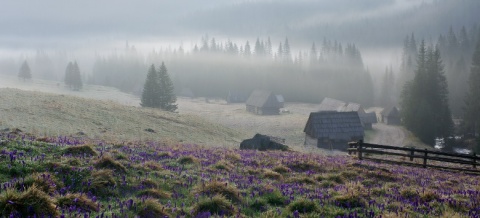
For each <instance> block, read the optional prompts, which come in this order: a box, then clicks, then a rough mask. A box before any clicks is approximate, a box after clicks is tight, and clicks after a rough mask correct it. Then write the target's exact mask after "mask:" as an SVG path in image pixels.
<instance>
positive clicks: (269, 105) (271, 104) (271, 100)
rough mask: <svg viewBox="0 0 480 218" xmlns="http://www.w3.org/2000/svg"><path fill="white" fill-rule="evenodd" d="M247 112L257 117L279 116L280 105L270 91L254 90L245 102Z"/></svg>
mask: <svg viewBox="0 0 480 218" xmlns="http://www.w3.org/2000/svg"><path fill="white" fill-rule="evenodd" d="M246 107H247V111H248V112H251V113H254V114H259V115H276V114H280V103H279V102H278V99H277V96H276V95H275V94H273V93H272V92H271V91H265V90H255V91H253V92H252V94H250V96H249V97H248V99H247V102H246Z"/></svg>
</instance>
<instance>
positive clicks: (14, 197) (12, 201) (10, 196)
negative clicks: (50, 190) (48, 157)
mask: <svg viewBox="0 0 480 218" xmlns="http://www.w3.org/2000/svg"><path fill="white" fill-rule="evenodd" d="M0 210H1V212H2V214H3V215H4V216H8V215H14V214H17V215H20V216H22V217H27V216H33V215H36V216H39V215H40V216H41V215H44V216H56V215H58V211H57V210H56V208H55V200H54V199H52V198H51V197H50V196H49V195H48V194H46V193H45V192H43V191H42V190H40V189H38V188H37V187H36V186H35V185H32V186H30V187H29V188H28V189H27V190H26V191H24V192H19V191H17V190H14V189H8V190H6V191H4V192H2V194H1V195H0ZM14 216H15V215H14ZM15 217H16V216H15Z"/></svg>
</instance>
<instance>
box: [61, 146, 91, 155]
mask: <svg viewBox="0 0 480 218" xmlns="http://www.w3.org/2000/svg"><path fill="white" fill-rule="evenodd" d="M63 154H67V155H74V156H75V155H84V154H86V155H89V156H95V155H97V152H96V151H95V150H94V149H93V147H92V146H90V145H76V146H70V147H67V148H65V150H64V151H63Z"/></svg>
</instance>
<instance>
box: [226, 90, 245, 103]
mask: <svg viewBox="0 0 480 218" xmlns="http://www.w3.org/2000/svg"><path fill="white" fill-rule="evenodd" d="M247 98H248V92H242V91H228V95H227V98H226V100H227V103H229V104H231V103H244V102H245V101H247Z"/></svg>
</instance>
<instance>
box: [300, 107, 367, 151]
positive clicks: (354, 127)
mask: <svg viewBox="0 0 480 218" xmlns="http://www.w3.org/2000/svg"><path fill="white" fill-rule="evenodd" d="M303 131H304V132H305V145H316V146H317V147H319V148H325V149H336V150H343V151H346V150H347V148H348V144H347V143H348V142H349V141H356V140H363V138H364V132H363V126H362V123H361V121H360V117H359V116H358V113H356V112H353V111H352V112H338V111H320V112H313V113H310V116H309V118H308V121H307V124H306V125H305V129H304V130H303Z"/></svg>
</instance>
